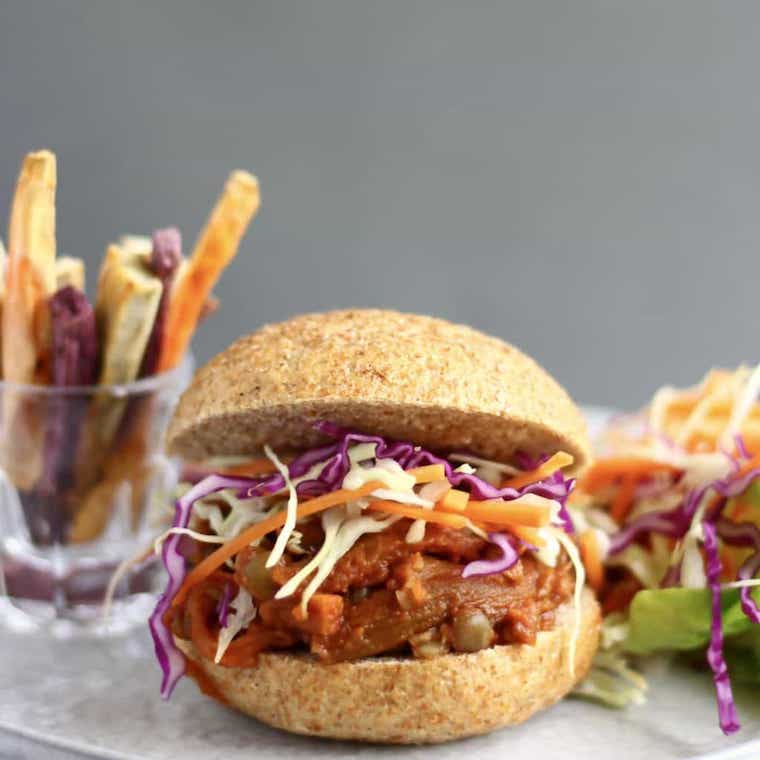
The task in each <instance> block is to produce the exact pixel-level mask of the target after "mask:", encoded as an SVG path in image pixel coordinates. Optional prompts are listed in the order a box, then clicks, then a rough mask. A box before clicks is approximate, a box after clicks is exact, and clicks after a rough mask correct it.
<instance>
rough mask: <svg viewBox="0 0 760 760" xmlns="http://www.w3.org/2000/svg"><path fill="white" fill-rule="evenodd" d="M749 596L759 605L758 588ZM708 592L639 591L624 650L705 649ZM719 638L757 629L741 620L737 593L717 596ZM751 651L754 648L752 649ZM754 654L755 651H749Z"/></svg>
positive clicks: (732, 590)
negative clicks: (718, 604) (720, 633)
mask: <svg viewBox="0 0 760 760" xmlns="http://www.w3.org/2000/svg"><path fill="white" fill-rule="evenodd" d="M753 595H754V597H755V598H756V599H758V600H759V601H760V588H757V589H755V591H754V592H753ZM710 604H711V603H710V592H709V591H708V590H707V589H691V588H666V589H646V590H643V591H639V593H638V594H636V596H635V597H634V598H633V601H632V602H631V607H630V617H629V630H628V637H627V638H626V641H625V645H624V647H625V650H626V651H628V652H630V653H631V654H651V653H653V652H663V651H674V650H675V651H686V650H690V649H698V648H700V647H705V646H707V644H708V643H709V641H710V621H711V612H710ZM721 604H722V609H723V634H724V636H725V637H726V639H727V642H726V643H727V644H728V643H729V641H728V639H729V637H734V636H739V635H741V634H745V633H747V632H748V631H751V629H753V628H758V626H755V625H753V623H752V622H751V621H750V620H749V619H748V618H747V617H746V616H745V614H744V612H743V611H742V609H741V603H740V601H739V591H738V590H737V589H730V590H727V591H724V592H723V593H722V595H721ZM753 647H754V645H753ZM751 651H754V652H755V653H756V654H757V653H758V651H760V650H758V649H756V648H751Z"/></svg>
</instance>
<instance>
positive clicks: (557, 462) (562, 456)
mask: <svg viewBox="0 0 760 760" xmlns="http://www.w3.org/2000/svg"><path fill="white" fill-rule="evenodd" d="M573 461H574V460H573V457H572V455H571V454H568V453H567V452H565V451H558V452H557V453H556V454H554V456H552V457H549V459H547V460H546V461H545V462H544V463H543V464H540V465H539V466H538V467H536V468H535V469H534V470H530V471H529V472H523V473H522V474H520V475H515V477H514V478H509V479H507V480H505V481H504V482H503V483H502V484H501V487H502V488H522V487H523V486H527V485H530V484H531V483H537V482H538V481H539V480H543V479H544V478H548V477H549V475H552V474H553V473H555V472H556V471H557V470H561V469H562V468H563V467H567V466H568V465H571V464H572V463H573Z"/></svg>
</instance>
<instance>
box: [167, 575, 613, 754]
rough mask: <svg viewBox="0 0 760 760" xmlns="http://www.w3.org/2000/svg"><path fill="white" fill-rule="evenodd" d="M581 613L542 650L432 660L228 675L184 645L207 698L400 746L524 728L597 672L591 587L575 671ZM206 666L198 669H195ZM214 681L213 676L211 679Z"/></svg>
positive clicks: (540, 641)
mask: <svg viewBox="0 0 760 760" xmlns="http://www.w3.org/2000/svg"><path fill="white" fill-rule="evenodd" d="M574 617H575V616H574V614H573V606H572V605H571V604H565V605H563V606H562V607H560V608H559V609H558V610H557V625H556V626H555V628H553V629H552V630H551V631H545V632H542V633H539V634H538V637H537V640H536V643H535V645H533V646H528V645H510V646H496V647H492V648H490V649H483V650H481V651H480V652H475V653H473V654H446V655H441V656H439V657H434V658H431V659H428V660H418V659H412V658H396V657H380V658H372V659H366V660H357V661H354V662H342V663H337V664H335V665H323V664H320V663H319V662H316V661H315V660H314V659H312V658H311V657H310V656H308V655H293V654H276V653H272V654H262V655H261V656H260V658H259V664H258V666H257V667H255V668H242V669H241V668H225V667H222V666H220V665H215V664H214V663H213V662H211V661H210V660H207V659H205V658H203V657H200V656H199V655H198V653H197V652H196V651H195V649H194V648H193V645H192V644H191V643H190V642H188V641H184V640H181V639H177V640H176V641H177V645H178V646H179V647H180V648H181V649H182V651H183V652H184V653H185V655H186V656H187V657H188V658H190V659H191V660H192V661H193V662H194V663H195V665H196V666H197V667H198V668H199V669H200V671H201V673H200V674H198V673H195V675H196V678H198V680H199V684H200V685H201V686H202V687H203V688H204V691H206V692H207V693H210V694H211V695H212V696H215V697H216V698H217V699H220V700H221V701H223V702H225V703H226V704H227V705H229V706H230V707H233V708H235V709H237V710H240V711H241V712H244V713H246V714H248V715H251V716H253V717H254V718H257V719H258V720H260V721H262V722H263V723H267V724H269V725H270V726H275V727H276V728H282V729H285V730H286V731H292V732H294V733H297V734H309V735H313V736H324V737H329V738H333V739H354V740H360V741H369V742H386V743H390V744H426V743H436V742H445V741H449V740H452V739H459V738H461V737H465V736H472V735H474V734H482V733H486V732H488V731H493V730H494V729H497V728H502V727H504V726H511V725H515V724H517V723H522V722H523V721H524V720H527V719H528V718H529V717H530V716H531V715H533V714H534V713H536V712H538V711H539V710H542V709H544V708H546V707H548V706H549V705H552V704H554V703H555V702H556V701H557V700H559V699H561V698H562V697H563V696H565V694H567V693H568V692H569V691H570V690H571V689H572V688H573V686H575V684H576V683H577V682H578V681H580V680H581V679H582V678H583V677H584V676H585V675H586V673H587V672H588V669H589V667H590V666H591V660H592V658H593V656H594V653H595V652H596V648H597V645H598V642H599V625H600V613H599V605H598V604H597V602H596V600H595V599H594V596H593V594H592V593H591V592H590V591H589V590H588V589H585V590H584V592H583V601H582V608H581V626H580V635H579V637H578V641H577V646H576V650H575V672H574V674H572V673H571V672H570V667H569V662H568V655H569V650H568V644H569V642H570V638H571V636H572V632H573V626H574ZM195 670H196V668H191V673H192V671H195ZM204 675H205V677H203V676H204Z"/></svg>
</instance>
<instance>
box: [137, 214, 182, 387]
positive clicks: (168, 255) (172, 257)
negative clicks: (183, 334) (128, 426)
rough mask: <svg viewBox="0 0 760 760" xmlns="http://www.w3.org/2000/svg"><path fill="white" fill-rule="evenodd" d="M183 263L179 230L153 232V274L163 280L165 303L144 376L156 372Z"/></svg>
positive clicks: (149, 346)
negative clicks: (175, 285)
mask: <svg viewBox="0 0 760 760" xmlns="http://www.w3.org/2000/svg"><path fill="white" fill-rule="evenodd" d="M181 262H182V236H181V235H180V233H179V230H178V229H176V228H175V227H168V228H167V229H165V230H156V231H155V232H154V233H153V241H152V250H151V253H150V260H149V266H150V270H151V272H152V273H153V274H154V275H155V276H156V277H158V279H159V280H160V281H161V286H162V291H161V300H160V301H159V303H158V311H157V312H156V317H155V319H154V320H153V326H152V328H151V332H150V337H149V338H148V344H147V345H146V347H145V351H144V352H143V358H142V364H141V366H140V377H147V376H148V375H152V374H153V373H154V372H155V371H156V367H157V366H158V360H159V354H160V351H161V344H162V343H163V339H164V332H165V330H166V316H167V313H168V309H169V293H170V290H171V285H172V282H173V280H174V277H175V275H176V273H177V269H178V268H179V265H180V263H181Z"/></svg>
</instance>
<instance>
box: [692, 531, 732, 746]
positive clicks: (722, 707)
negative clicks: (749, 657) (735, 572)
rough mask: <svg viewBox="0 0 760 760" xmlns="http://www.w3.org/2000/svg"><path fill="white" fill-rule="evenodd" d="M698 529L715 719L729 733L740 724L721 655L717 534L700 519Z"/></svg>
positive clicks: (729, 680) (721, 631) (729, 679)
mask: <svg viewBox="0 0 760 760" xmlns="http://www.w3.org/2000/svg"><path fill="white" fill-rule="evenodd" d="M702 530H703V533H704V539H705V558H706V567H705V570H706V572H707V585H708V587H709V588H710V593H711V594H712V623H711V625H710V646H709V647H708V648H707V662H708V663H709V665H710V668H711V669H712V672H713V681H714V682H715V691H716V695H717V699H718V719H719V721H720V727H721V730H722V731H723V733H724V734H726V735H728V734H733V733H735V732H736V731H738V730H739V729H740V728H741V724H740V723H739V717H738V716H737V714H736V705H735V703H734V696H733V693H732V691H731V678H730V677H729V675H728V666H727V665H726V660H725V658H724V657H723V612H722V609H721V598H720V571H721V569H722V567H721V562H720V556H719V554H718V538H717V531H716V528H715V525H714V524H713V523H711V522H704V523H703V524H702Z"/></svg>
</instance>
